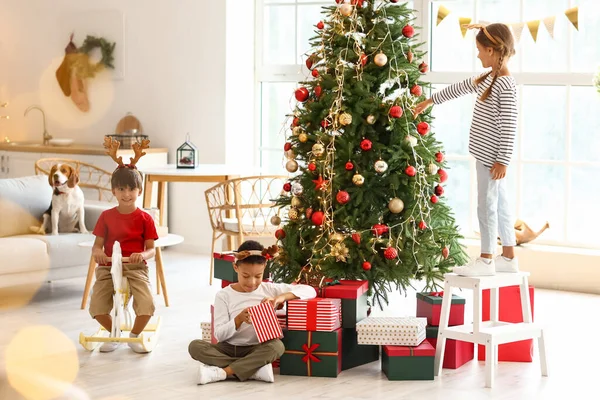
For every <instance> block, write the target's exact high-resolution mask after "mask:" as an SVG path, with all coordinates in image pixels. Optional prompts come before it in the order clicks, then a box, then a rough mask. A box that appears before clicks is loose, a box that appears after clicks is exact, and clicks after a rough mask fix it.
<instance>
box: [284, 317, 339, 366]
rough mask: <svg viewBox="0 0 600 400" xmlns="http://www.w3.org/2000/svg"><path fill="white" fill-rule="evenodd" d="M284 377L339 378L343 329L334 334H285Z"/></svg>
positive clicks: (296, 332)
mask: <svg viewBox="0 0 600 400" xmlns="http://www.w3.org/2000/svg"><path fill="white" fill-rule="evenodd" d="M282 340H283V344H284V345H285V352H284V353H283V355H282V356H281V359H280V364H279V373H280V374H281V375H296V376H321V377H330V378H336V377H337V376H338V374H339V373H340V372H342V329H341V328H340V329H337V330H335V331H333V332H311V331H285V332H284V335H283V339H282Z"/></svg>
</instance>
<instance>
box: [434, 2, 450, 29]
mask: <svg viewBox="0 0 600 400" xmlns="http://www.w3.org/2000/svg"><path fill="white" fill-rule="evenodd" d="M448 14H450V10H448V9H447V8H446V7H444V6H443V5H440V8H438V13H437V23H436V24H435V25H436V26H438V25H439V24H440V22H442V21H443V20H444V18H446V17H447V16H448Z"/></svg>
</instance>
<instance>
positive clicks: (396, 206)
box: [388, 197, 404, 214]
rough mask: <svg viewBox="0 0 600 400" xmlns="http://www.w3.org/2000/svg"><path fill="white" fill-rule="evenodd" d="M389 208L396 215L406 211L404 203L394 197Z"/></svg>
mask: <svg viewBox="0 0 600 400" xmlns="http://www.w3.org/2000/svg"><path fill="white" fill-rule="evenodd" d="M388 208H389V209H390V211H391V212H393V213H394V214H398V213H400V212H402V210H404V202H403V201H402V200H401V199H399V198H397V197H394V198H393V199H391V200H390V202H389V203H388Z"/></svg>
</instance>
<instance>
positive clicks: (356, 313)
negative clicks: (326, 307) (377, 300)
mask: <svg viewBox="0 0 600 400" xmlns="http://www.w3.org/2000/svg"><path fill="white" fill-rule="evenodd" d="M368 290H369V282H368V281H351V280H340V281H331V280H329V281H326V283H325V286H324V287H322V288H320V289H317V293H319V296H320V297H325V298H328V299H341V300H342V327H343V328H354V327H355V326H356V323H357V322H359V321H362V320H363V319H365V318H367V312H368V311H369V305H368V304H367V300H368V298H367V291H368Z"/></svg>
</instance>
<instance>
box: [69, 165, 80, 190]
mask: <svg viewBox="0 0 600 400" xmlns="http://www.w3.org/2000/svg"><path fill="white" fill-rule="evenodd" d="M78 183H79V171H78V170H75V168H71V176H69V180H68V181H67V186H69V187H70V188H74V187H75V186H76V185H77V184H78Z"/></svg>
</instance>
